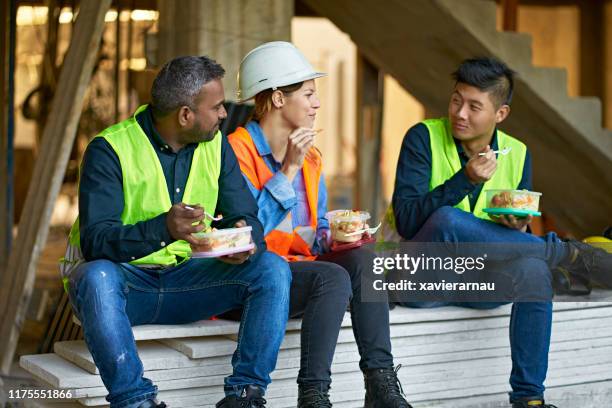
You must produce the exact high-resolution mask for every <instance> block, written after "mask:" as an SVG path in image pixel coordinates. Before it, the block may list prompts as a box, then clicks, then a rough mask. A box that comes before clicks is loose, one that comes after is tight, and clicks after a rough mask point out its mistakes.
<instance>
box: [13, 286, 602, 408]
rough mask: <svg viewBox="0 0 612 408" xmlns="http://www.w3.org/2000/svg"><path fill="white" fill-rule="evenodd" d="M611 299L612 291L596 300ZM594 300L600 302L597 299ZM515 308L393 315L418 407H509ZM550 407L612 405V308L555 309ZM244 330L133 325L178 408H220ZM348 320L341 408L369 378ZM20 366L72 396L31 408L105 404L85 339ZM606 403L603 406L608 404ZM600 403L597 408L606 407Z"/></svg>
mask: <svg viewBox="0 0 612 408" xmlns="http://www.w3.org/2000/svg"><path fill="white" fill-rule="evenodd" d="M597 296H599V297H600V298H602V299H608V300H610V294H609V293H602V294H599V295H595V299H597ZM590 299H591V300H593V297H591V298H590ZM509 312H510V306H509V305H508V306H504V307H500V308H497V309H493V310H488V311H476V310H469V309H462V308H456V307H444V308H439V309H405V308H396V309H395V310H393V311H391V336H392V342H393V352H394V355H395V362H396V364H402V369H401V370H400V371H399V377H400V379H401V381H402V384H403V387H404V390H405V392H406V395H407V397H408V399H409V401H410V402H411V403H413V404H414V406H415V407H438V408H451V407H452V408H467V407H481V408H485V407H486V408H493V407H506V406H507V395H506V393H507V391H508V390H509V385H508V377H509V372H510V364H511V362H510V349H509V344H508V322H509V319H508V315H509ZM553 318H554V324H553V340H552V344H551V352H550V363H549V375H548V379H547V388H548V391H547V396H548V399H549V400H550V401H551V402H553V403H555V404H558V405H559V406H560V407H571V408H574V407H581V408H589V407H593V408H595V407H601V406H609V404H610V403H612V303H610V302H607V303H606V302H589V303H587V302H563V303H555V313H554V316H553ZM299 328H300V321H299V320H292V321H290V322H289V325H288V328H287V334H286V337H285V340H284V342H283V344H282V350H281V352H280V355H279V358H278V362H277V369H276V370H275V371H274V373H273V375H272V378H273V382H272V384H271V385H270V387H269V389H268V392H267V395H266V398H267V400H268V406H270V407H273V408H276V407H278V408H281V407H295V406H296V401H297V385H296V383H295V379H296V377H297V372H298V368H299V356H300V350H299V346H300V337H299ZM237 331H238V324H237V323H236V322H229V321H223V320H217V321H201V322H195V323H192V324H187V325H177V326H157V325H145V326H138V327H134V335H135V337H136V339H137V344H138V348H139V353H140V357H141V359H142V361H143V364H144V368H145V376H146V377H148V378H150V379H151V380H153V381H154V382H155V383H156V384H157V386H158V387H159V398H160V399H161V400H164V401H165V402H166V403H168V404H169V406H170V407H173V408H174V407H196V406H202V407H213V406H214V403H215V402H216V401H218V400H219V399H221V398H222V396H223V395H222V384H223V378H224V377H225V376H226V375H228V374H229V373H230V372H231V365H230V359H231V354H232V353H233V351H234V349H235V347H236V343H235V338H236V333H237ZM358 361H359V354H358V352H357V347H356V344H355V341H354V337H353V333H352V329H351V327H350V318H349V316H348V314H347V315H346V316H345V319H344V322H343V328H342V329H341V332H340V336H339V339H338V346H337V349H336V354H335V358H334V364H333V369H332V371H333V384H332V391H331V396H332V400H333V402H334V407H347V408H348V407H363V397H364V390H363V378H362V375H361V372H360V371H359V368H358ZM20 365H21V367H23V368H24V369H25V370H27V371H28V372H29V373H31V374H32V375H33V376H34V377H35V378H37V379H38V380H39V381H40V383H41V387H42V388H45V389H49V388H57V389H66V390H71V391H72V394H73V397H74V401H73V402H66V401H63V402H61V403H51V402H42V403H41V402H40V401H38V402H32V403H30V405H27V406H32V407H56V408H60V407H65V408H68V407H79V406H80V407H82V406H105V405H106V404H107V402H106V401H105V399H104V397H105V396H106V393H107V392H106V389H105V388H104V386H103V384H102V381H101V379H100V376H99V374H98V370H97V368H96V366H95V364H94V362H93V359H92V357H91V354H90V353H89V352H88V350H87V348H86V346H85V344H84V343H83V342H82V341H71V342H59V343H56V344H55V353H53V354H41V355H31V356H23V357H21V360H20ZM604 402H605V403H604ZM598 404H599V405H598Z"/></svg>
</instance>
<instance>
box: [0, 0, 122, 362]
mask: <svg viewBox="0 0 612 408" xmlns="http://www.w3.org/2000/svg"><path fill="white" fill-rule="evenodd" d="M110 3H111V0H99V1H83V2H81V3H80V4H81V5H80V9H79V14H78V17H77V21H76V22H75V26H74V32H73V35H72V39H71V41H70V47H69V48H68V51H67V53H66V57H65V58H64V62H63V67H62V71H61V73H60V77H59V81H58V85H57V92H56V93H55V97H54V101H53V105H52V107H51V113H50V115H49V120H48V121H47V125H46V126H45V130H44V132H43V137H42V142H41V149H40V154H39V156H38V159H37V160H36V165H35V167H34V177H33V180H35V182H33V183H31V185H30V188H29V190H28V196H27V198H26V202H25V206H24V214H26V217H23V219H22V222H21V223H20V226H19V232H18V235H17V239H16V241H15V245H14V249H13V250H12V252H11V254H10V257H9V262H8V267H7V273H5V274H4V276H3V277H2V282H1V285H0V287H1V289H0V290H1V296H0V302H1V303H0V316H2V326H0V327H1V329H0V357H1V358H2V360H1V366H0V368H1V371H2V373H4V374H8V372H9V370H10V367H11V363H12V361H13V355H14V353H15V348H16V346H17V341H18V339H19V333H20V331H21V326H22V323H23V319H24V316H25V312H26V310H27V308H28V304H29V302H30V295H31V292H32V287H33V283H34V278H35V275H36V264H37V261H38V257H39V255H40V251H41V250H42V247H43V246H44V244H45V242H46V240H47V234H48V232H49V231H48V230H49V221H50V218H51V212H52V210H53V206H54V205H55V200H56V198H57V195H58V193H59V190H60V187H61V183H62V179H63V177H64V172H65V169H66V164H67V162H68V157H69V155H70V151H71V148H72V144H73V143H74V137H75V134H76V130H77V125H78V122H79V118H80V116H81V110H82V105H83V99H84V97H85V91H86V89H87V86H88V84H89V81H90V79H91V74H92V70H93V67H94V63H95V60H96V56H97V53H98V48H99V45H100V38H101V36H102V30H103V28H104V15H105V14H106V11H107V10H108V8H109V7H110Z"/></svg>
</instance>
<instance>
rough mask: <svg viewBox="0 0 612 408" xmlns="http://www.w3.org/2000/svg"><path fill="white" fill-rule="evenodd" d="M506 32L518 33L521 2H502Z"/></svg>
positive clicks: (503, 25)
mask: <svg viewBox="0 0 612 408" xmlns="http://www.w3.org/2000/svg"><path fill="white" fill-rule="evenodd" d="M501 5H502V15H503V19H504V20H503V24H502V27H503V29H504V31H516V30H517V27H518V6H519V0H501Z"/></svg>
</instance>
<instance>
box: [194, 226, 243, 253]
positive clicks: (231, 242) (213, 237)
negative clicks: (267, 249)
mask: <svg viewBox="0 0 612 408" xmlns="http://www.w3.org/2000/svg"><path fill="white" fill-rule="evenodd" d="M252 229H253V228H252V227H251V226H250V225H249V226H246V227H242V228H225V229H219V230H212V231H210V232H196V233H194V234H193V236H195V237H196V238H198V239H200V240H201V242H202V245H200V246H198V248H197V249H198V251H193V252H192V254H191V257H192V258H215V257H218V256H224V255H230V254H235V253H238V252H245V251H249V250H251V249H253V248H254V247H255V245H254V244H253V242H252V241H251V230H252Z"/></svg>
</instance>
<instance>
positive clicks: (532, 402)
mask: <svg viewBox="0 0 612 408" xmlns="http://www.w3.org/2000/svg"><path fill="white" fill-rule="evenodd" d="M512 408H557V407H556V406H555V405H552V404H547V403H545V402H544V400H543V399H527V400H523V401H515V402H513V403H512Z"/></svg>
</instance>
